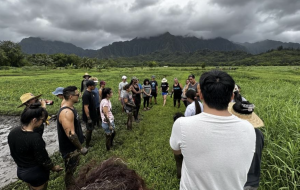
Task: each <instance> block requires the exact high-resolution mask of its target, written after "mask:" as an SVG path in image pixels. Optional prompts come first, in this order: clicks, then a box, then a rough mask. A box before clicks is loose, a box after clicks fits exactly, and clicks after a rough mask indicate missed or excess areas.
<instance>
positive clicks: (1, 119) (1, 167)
mask: <svg viewBox="0 0 300 190" xmlns="http://www.w3.org/2000/svg"><path fill="white" fill-rule="evenodd" d="M19 120H20V118H19V117H16V116H0V143H1V146H0V171H1V172H0V188H2V187H4V186H5V185H7V184H9V183H11V182H13V181H16V180H17V167H16V164H15V162H14V160H13V159H12V157H11V156H10V151H9V147H8V144H7V136H8V134H9V132H10V131H11V130H12V129H13V128H14V127H16V126H19V125H20V122H19ZM43 139H44V141H45V142H46V149H47V151H48V153H49V155H51V154H53V153H54V152H55V151H57V150H58V140H57V132H56V122H51V123H50V125H48V126H46V127H45V131H44V134H43Z"/></svg>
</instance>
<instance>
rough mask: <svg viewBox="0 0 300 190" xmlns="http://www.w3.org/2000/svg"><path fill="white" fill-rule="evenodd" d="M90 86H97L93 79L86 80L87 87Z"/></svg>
mask: <svg viewBox="0 0 300 190" xmlns="http://www.w3.org/2000/svg"><path fill="white" fill-rule="evenodd" d="M89 86H96V83H95V82H94V81H92V80H89V81H87V82H86V87H89Z"/></svg>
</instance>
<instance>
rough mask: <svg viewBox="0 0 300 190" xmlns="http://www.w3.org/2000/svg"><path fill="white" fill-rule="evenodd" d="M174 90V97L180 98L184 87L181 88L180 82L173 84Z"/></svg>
mask: <svg viewBox="0 0 300 190" xmlns="http://www.w3.org/2000/svg"><path fill="white" fill-rule="evenodd" d="M173 90H174V97H178V98H180V97H181V93H182V89H181V87H180V84H179V83H178V84H177V86H175V85H174V84H173Z"/></svg>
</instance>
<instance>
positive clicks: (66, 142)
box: [57, 86, 88, 190]
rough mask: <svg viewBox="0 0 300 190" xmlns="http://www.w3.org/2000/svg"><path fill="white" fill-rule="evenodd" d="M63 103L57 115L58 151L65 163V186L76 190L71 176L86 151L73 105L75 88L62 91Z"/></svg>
mask: <svg viewBox="0 0 300 190" xmlns="http://www.w3.org/2000/svg"><path fill="white" fill-rule="evenodd" d="M63 95H64V99H65V102H64V104H62V106H61V108H60V110H59V111H58V114H57V118H58V119H57V134H58V144H59V151H60V153H61V155H62V157H63V159H64V162H65V168H66V169H65V185H66V189H67V190H73V189H76V184H75V179H74V177H73V174H74V172H75V170H76V167H77V165H78V163H79V159H80V158H79V155H80V154H82V155H85V154H86V153H87V152H88V150H87V148H85V147H83V146H82V144H83V142H84V137H83V133H82V128H81V125H80V121H79V116H78V113H77V111H76V109H75V107H74V104H76V103H78V101H79V95H80V94H79V91H78V89H77V87H76V86H68V87H66V88H65V89H64V90H63Z"/></svg>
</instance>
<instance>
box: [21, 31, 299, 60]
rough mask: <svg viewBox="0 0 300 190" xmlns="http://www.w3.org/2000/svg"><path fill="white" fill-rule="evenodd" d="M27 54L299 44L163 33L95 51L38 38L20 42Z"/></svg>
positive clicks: (114, 54) (104, 54)
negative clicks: (232, 40) (253, 41)
mask: <svg viewBox="0 0 300 190" xmlns="http://www.w3.org/2000/svg"><path fill="white" fill-rule="evenodd" d="M19 44H20V46H21V49H22V51H23V52H24V53H26V54H37V53H45V54H56V53H64V54H75V55H78V56H80V57H91V58H93V57H97V58H100V59H103V58H118V57H133V56H138V55H147V54H151V53H153V52H163V53H169V54H173V53H176V52H185V53H186V52H187V53H189V52H190V53H193V52H196V51H198V50H203V49H209V50H212V51H236V50H238V51H244V52H247V53H250V54H260V53H264V52H266V51H268V50H271V49H277V48H278V47H279V46H282V47H283V48H293V49H300V44H299V43H285V42H280V41H274V40H265V41H260V42H256V43H248V42H246V43H234V42H231V41H229V40H227V39H224V38H221V37H218V38H214V39H202V38H201V39H200V38H196V37H183V36H174V35H172V34H170V33H169V32H166V33H164V34H162V35H159V36H153V37H149V38H134V39H132V40H130V41H124V42H114V43H112V44H110V45H108V46H104V47H102V48H101V49H98V50H90V49H83V48H80V47H77V46H75V45H73V44H71V43H65V42H61V41H50V40H44V39H41V38H38V37H29V38H24V39H23V40H22V41H21V42H20V43H19Z"/></svg>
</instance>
